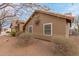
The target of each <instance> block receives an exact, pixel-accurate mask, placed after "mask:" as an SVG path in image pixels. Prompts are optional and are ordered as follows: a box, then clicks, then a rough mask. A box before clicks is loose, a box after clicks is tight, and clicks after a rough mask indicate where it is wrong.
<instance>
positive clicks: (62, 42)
mask: <svg viewBox="0 0 79 59" xmlns="http://www.w3.org/2000/svg"><path fill="white" fill-rule="evenodd" d="M53 43H54V45H53V47H54V49H53V52H52V53H54V55H62V56H63V55H64V56H71V55H79V48H78V45H77V44H76V42H74V41H73V40H71V39H67V38H65V37H61V36H58V37H54V38H53Z"/></svg>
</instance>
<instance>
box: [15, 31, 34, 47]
mask: <svg viewBox="0 0 79 59" xmlns="http://www.w3.org/2000/svg"><path fill="white" fill-rule="evenodd" d="M32 42H33V37H32V34H30V33H28V32H25V33H21V34H20V35H18V36H17V42H16V45H17V47H24V46H28V45H30V44H32Z"/></svg>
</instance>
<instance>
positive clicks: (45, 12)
mask: <svg viewBox="0 0 79 59" xmlns="http://www.w3.org/2000/svg"><path fill="white" fill-rule="evenodd" d="M36 13H43V14H47V15H50V16H55V17H59V18H65V19H68V20H69V21H71V20H73V19H74V17H73V16H67V15H63V14H58V13H51V12H48V11H42V10H36V11H35V12H33V14H32V15H31V16H30V18H29V19H28V20H27V21H26V23H25V25H24V27H25V26H26V24H27V23H28V22H29V21H30V20H31V18H32V17H33V16H34V15H35V14H36Z"/></svg>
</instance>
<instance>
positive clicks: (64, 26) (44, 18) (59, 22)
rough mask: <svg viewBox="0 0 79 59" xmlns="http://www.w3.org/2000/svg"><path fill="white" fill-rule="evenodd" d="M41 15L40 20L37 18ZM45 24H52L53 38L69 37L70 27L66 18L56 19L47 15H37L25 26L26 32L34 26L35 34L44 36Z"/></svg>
mask: <svg viewBox="0 0 79 59" xmlns="http://www.w3.org/2000/svg"><path fill="white" fill-rule="evenodd" d="M38 15H39V18H38V17H37V16H38ZM38 19H39V20H40V23H39V24H38V25H36V24H35V21H36V20H38ZM45 23H52V37H53V36H56V35H57V36H65V37H68V36H69V26H68V24H70V23H68V22H67V20H66V18H61V17H56V16H51V15H47V14H44V13H36V14H35V15H34V16H33V17H32V18H31V20H30V21H29V22H28V23H27V25H26V26H25V27H26V29H25V31H28V26H29V25H32V26H33V34H38V35H42V36H44V35H43V24H45Z"/></svg>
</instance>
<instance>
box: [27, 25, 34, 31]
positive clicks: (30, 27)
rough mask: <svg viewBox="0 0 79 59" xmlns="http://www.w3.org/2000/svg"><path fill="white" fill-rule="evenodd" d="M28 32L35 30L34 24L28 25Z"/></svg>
mask: <svg viewBox="0 0 79 59" xmlns="http://www.w3.org/2000/svg"><path fill="white" fill-rule="evenodd" d="M28 32H30V33H32V32H33V26H32V25H29V26H28Z"/></svg>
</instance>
